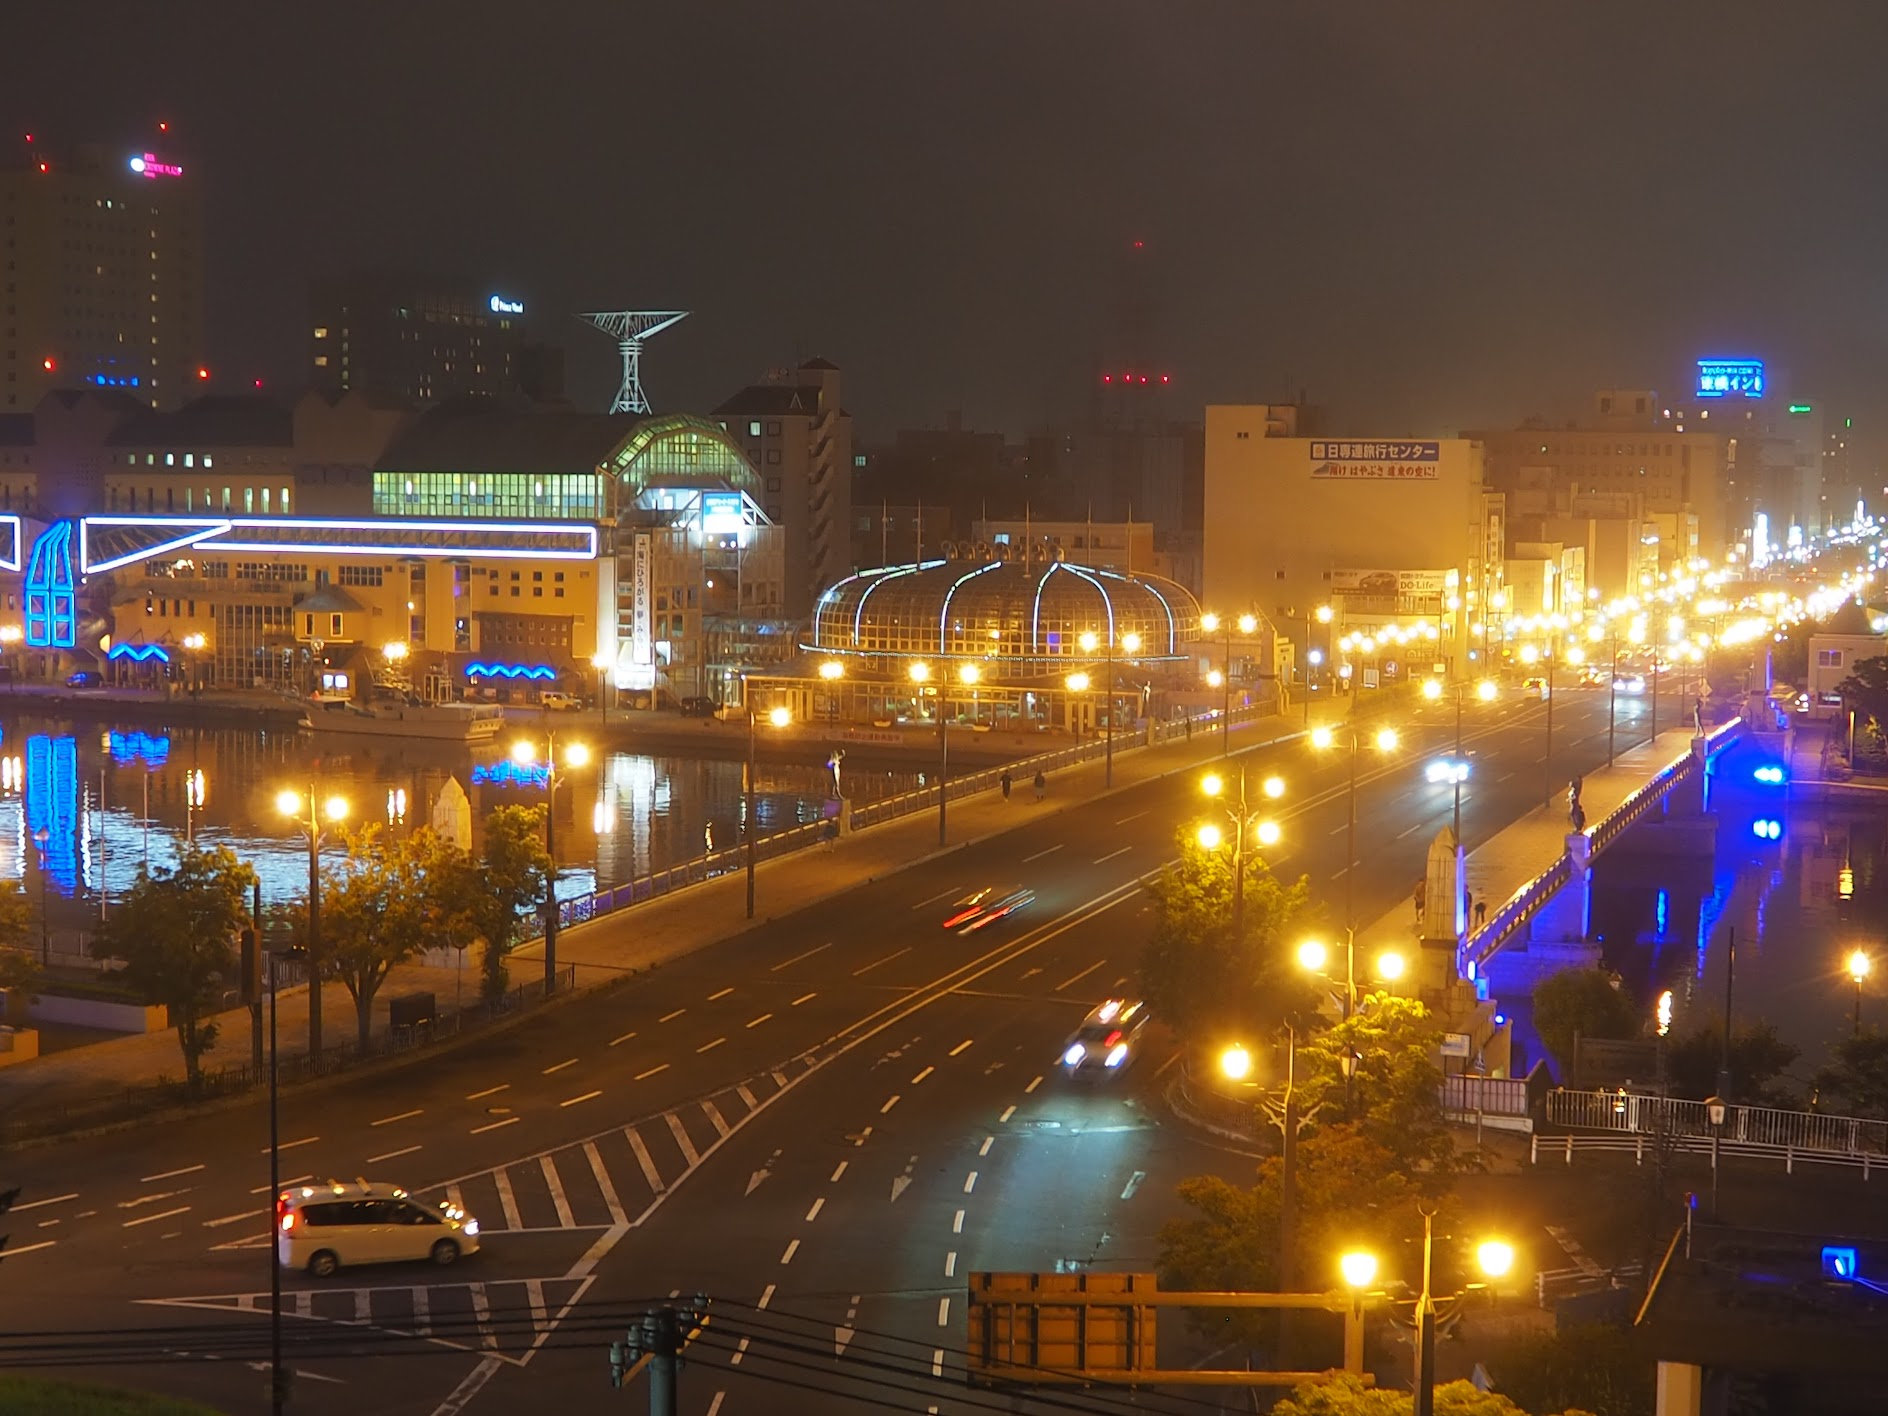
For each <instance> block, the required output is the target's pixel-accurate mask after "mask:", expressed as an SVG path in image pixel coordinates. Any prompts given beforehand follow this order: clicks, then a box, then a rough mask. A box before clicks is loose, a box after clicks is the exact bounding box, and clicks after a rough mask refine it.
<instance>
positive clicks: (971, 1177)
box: [964, 1170, 977, 1195]
mask: <svg viewBox="0 0 1888 1416" xmlns="http://www.w3.org/2000/svg"><path fill="white" fill-rule="evenodd" d="M976 1188H977V1172H976V1171H974V1170H973V1171H971V1172H970V1174H968V1175H966V1176H965V1177H964V1193H965V1194H966V1195H968V1194H969V1193H970V1192H971V1191H972V1190H974V1189H976Z"/></svg>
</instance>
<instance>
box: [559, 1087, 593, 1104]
mask: <svg viewBox="0 0 1888 1416" xmlns="http://www.w3.org/2000/svg"><path fill="white" fill-rule="evenodd" d="M602 1095H603V1093H602V1092H600V1091H587V1092H585V1093H584V1094H583V1095H582V1096H573V1097H571V1098H570V1099H569V1100H567V1101H560V1102H558V1103H557V1104H558V1106H559V1107H565V1106H575V1105H577V1104H578V1103H579V1102H584V1101H595V1100H596V1099H597V1098H598V1097H600V1096H602Z"/></svg>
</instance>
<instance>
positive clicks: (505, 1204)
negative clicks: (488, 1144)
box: [492, 1170, 524, 1229]
mask: <svg viewBox="0 0 1888 1416" xmlns="http://www.w3.org/2000/svg"><path fill="white" fill-rule="evenodd" d="M492 1183H493V1184H494V1185H496V1186H497V1187H498V1204H499V1208H501V1209H502V1210H504V1212H505V1228H507V1229H523V1228H524V1221H523V1220H522V1219H520V1218H518V1201H517V1199H516V1198H515V1197H514V1196H513V1195H512V1193H511V1172H510V1171H509V1170H494V1171H493V1172H492Z"/></svg>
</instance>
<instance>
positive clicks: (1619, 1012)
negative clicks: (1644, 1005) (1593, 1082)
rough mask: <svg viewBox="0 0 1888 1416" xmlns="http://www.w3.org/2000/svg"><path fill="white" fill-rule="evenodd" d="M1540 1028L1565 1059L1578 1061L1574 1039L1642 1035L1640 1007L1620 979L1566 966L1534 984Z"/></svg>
mask: <svg viewBox="0 0 1888 1416" xmlns="http://www.w3.org/2000/svg"><path fill="white" fill-rule="evenodd" d="M1534 1030H1535V1031H1536V1032H1538V1033H1539V1034H1540V1035H1541V1041H1542V1042H1544V1043H1546V1044H1547V1050H1548V1051H1549V1052H1551V1053H1553V1054H1554V1060H1555V1061H1557V1062H1559V1063H1560V1065H1561V1068H1562V1075H1565V1073H1566V1070H1567V1069H1570V1068H1571V1067H1572V1066H1573V1039H1574V1036H1575V1035H1576V1034H1578V1035H1579V1036H1580V1037H1589V1038H1607V1039H1620V1040H1623V1039H1626V1038H1634V1037H1637V1036H1638V1035H1639V1009H1638V1006H1637V1005H1636V1004H1634V1002H1633V1001H1632V999H1631V998H1630V997H1629V996H1627V994H1626V992H1625V990H1624V989H1622V988H1621V987H1620V986H1619V983H1618V980H1617V979H1615V978H1614V977H1613V976H1612V975H1610V974H1607V973H1603V972H1601V971H1600V970H1599V969H1562V970H1561V971H1560V972H1559V973H1556V974H1550V975H1548V976H1547V977H1546V978H1544V979H1542V980H1541V981H1540V982H1539V983H1538V984H1536V985H1535V986H1534Z"/></svg>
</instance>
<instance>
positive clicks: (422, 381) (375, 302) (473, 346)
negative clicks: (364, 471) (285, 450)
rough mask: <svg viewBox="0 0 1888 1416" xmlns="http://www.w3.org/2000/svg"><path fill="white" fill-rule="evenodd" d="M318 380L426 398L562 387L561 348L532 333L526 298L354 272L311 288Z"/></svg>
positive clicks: (542, 396)
mask: <svg viewBox="0 0 1888 1416" xmlns="http://www.w3.org/2000/svg"><path fill="white" fill-rule="evenodd" d="M308 310H309V345H308V347H309V360H310V365H309V373H310V376H311V379H312V382H313V383H314V385H315V387H316V388H321V389H327V390H329V391H331V392H336V393H342V392H347V391H348V390H351V389H358V390H360V391H362V392H364V393H369V394H373V395H376V396H379V397H382V398H397V399H400V400H402V401H404V402H406V403H409V404H413V405H416V406H421V407H424V406H429V405H432V404H437V403H443V402H446V401H448V400H450V399H454V398H462V397H465V396H466V395H468V394H471V395H480V396H484V397H488V398H500V397H504V396H506V395H510V394H520V393H521V394H524V395H525V396H526V397H529V398H531V399H533V400H535V401H539V402H556V401H558V400H560V399H562V397H563V394H564V389H563V383H564V367H563V356H562V353H561V351H557V350H552V349H547V348H545V347H544V346H542V345H533V344H529V343H527V342H526V338H525V325H524V313H525V307H524V301H522V300H520V299H517V298H514V296H513V295H511V294H508V293H506V292H503V291H499V290H495V289H491V288H489V287H486V286H481V285H477V284H474V283H473V282H471V281H466V280H456V279H449V278H444V277H439V276H428V275H416V274H412V273H410V272H394V271H356V272H354V273H353V274H351V275H346V276H341V277H338V278H332V279H320V280H316V281H314V282H313V283H312V284H311V285H310V287H309V297H308Z"/></svg>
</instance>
